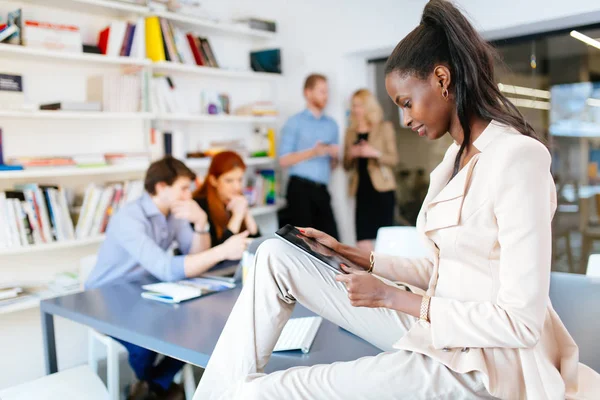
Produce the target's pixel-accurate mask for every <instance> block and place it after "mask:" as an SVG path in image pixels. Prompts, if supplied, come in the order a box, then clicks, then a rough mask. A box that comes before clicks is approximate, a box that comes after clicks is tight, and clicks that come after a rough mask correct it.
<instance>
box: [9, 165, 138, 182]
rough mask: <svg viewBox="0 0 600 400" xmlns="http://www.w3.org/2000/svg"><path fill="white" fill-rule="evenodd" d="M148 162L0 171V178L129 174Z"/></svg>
mask: <svg viewBox="0 0 600 400" xmlns="http://www.w3.org/2000/svg"><path fill="white" fill-rule="evenodd" d="M147 168H148V164H141V163H140V164H138V163H136V164H133V165H107V166H103V167H77V166H68V167H40V168H32V169H24V170H21V171H0V179H38V178H60V177H75V176H97V175H113V174H129V173H134V172H139V173H142V172H144V171H146V169H147Z"/></svg>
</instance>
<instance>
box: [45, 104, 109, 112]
mask: <svg viewBox="0 0 600 400" xmlns="http://www.w3.org/2000/svg"><path fill="white" fill-rule="evenodd" d="M40 110H62V111H88V112H93V111H102V105H101V104H100V103H99V102H97V101H95V102H93V101H87V102H78V101H59V102H55V103H45V104H40Z"/></svg>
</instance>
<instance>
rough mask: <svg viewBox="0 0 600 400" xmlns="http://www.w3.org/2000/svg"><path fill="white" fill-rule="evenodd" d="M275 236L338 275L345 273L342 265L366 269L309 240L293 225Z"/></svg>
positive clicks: (287, 226)
mask: <svg viewBox="0 0 600 400" xmlns="http://www.w3.org/2000/svg"><path fill="white" fill-rule="evenodd" d="M275 234H276V235H277V236H279V237H281V238H282V239H284V240H285V241H287V242H289V243H291V244H293V245H294V246H296V247H298V248H299V249H300V250H303V251H304V252H306V253H308V254H310V255H311V256H313V257H315V258H317V259H318V260H319V261H321V262H323V263H324V264H325V265H326V266H328V267H329V268H330V269H332V270H334V271H335V272H337V273H338V274H339V273H344V272H343V271H342V270H341V269H340V264H345V265H347V266H348V267H350V268H354V269H357V270H364V268H360V267H358V266H357V265H356V264H354V263H353V262H352V261H350V260H348V259H347V258H345V257H344V256H342V255H341V254H339V253H336V252H335V251H334V250H332V249H330V248H329V247H327V246H325V245H322V244H321V243H319V242H317V241H316V240H315V239H313V238H309V237H308V236H305V235H303V234H302V233H301V232H300V231H299V230H298V229H296V228H295V227H293V226H292V225H289V224H288V225H286V226H284V227H283V228H281V229H279V230H278V231H277V232H275Z"/></svg>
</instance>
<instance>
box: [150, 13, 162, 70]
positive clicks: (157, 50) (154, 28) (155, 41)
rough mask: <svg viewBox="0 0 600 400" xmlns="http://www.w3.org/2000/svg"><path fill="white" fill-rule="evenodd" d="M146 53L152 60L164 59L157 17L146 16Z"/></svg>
mask: <svg viewBox="0 0 600 400" xmlns="http://www.w3.org/2000/svg"><path fill="white" fill-rule="evenodd" d="M146 54H147V56H148V58H149V59H151V60H152V61H154V62H158V61H166V58H165V49H164V43H163V39H162V32H161V29H160V21H159V19H158V17H148V18H146Z"/></svg>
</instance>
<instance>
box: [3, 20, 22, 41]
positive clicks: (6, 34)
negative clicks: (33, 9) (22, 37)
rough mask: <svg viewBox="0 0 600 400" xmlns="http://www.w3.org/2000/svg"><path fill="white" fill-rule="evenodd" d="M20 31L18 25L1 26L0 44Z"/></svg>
mask: <svg viewBox="0 0 600 400" xmlns="http://www.w3.org/2000/svg"><path fill="white" fill-rule="evenodd" d="M18 29H19V28H18V27H17V26H16V25H10V26H8V25H6V24H2V25H0V43H2V42H5V41H8V40H9V38H10V37H11V36H13V35H14V34H15V33H17V32H18Z"/></svg>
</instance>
